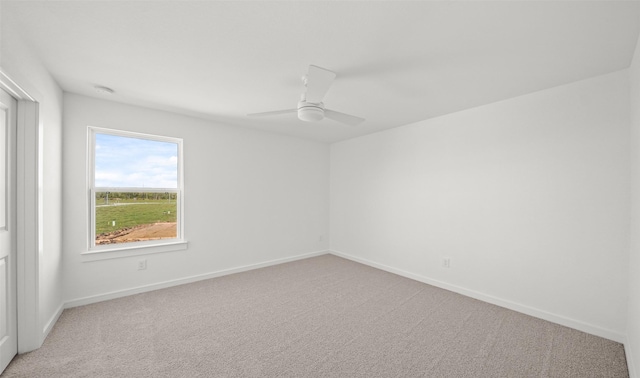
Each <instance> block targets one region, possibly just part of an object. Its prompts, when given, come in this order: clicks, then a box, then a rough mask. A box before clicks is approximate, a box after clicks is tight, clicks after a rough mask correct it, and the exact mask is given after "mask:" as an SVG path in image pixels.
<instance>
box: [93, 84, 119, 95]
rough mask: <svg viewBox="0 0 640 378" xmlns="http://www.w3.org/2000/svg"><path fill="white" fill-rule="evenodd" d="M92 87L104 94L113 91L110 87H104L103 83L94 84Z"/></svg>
mask: <svg viewBox="0 0 640 378" xmlns="http://www.w3.org/2000/svg"><path fill="white" fill-rule="evenodd" d="M93 89H95V90H96V91H97V92H99V93H105V94H113V92H114V90H113V89H111V88H109V87H105V86H103V85H94V86H93Z"/></svg>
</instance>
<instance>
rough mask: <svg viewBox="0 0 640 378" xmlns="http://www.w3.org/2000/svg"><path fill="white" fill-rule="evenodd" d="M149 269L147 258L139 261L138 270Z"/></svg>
mask: <svg viewBox="0 0 640 378" xmlns="http://www.w3.org/2000/svg"><path fill="white" fill-rule="evenodd" d="M145 269H147V260H146V259H145V260H139V261H138V270H145Z"/></svg>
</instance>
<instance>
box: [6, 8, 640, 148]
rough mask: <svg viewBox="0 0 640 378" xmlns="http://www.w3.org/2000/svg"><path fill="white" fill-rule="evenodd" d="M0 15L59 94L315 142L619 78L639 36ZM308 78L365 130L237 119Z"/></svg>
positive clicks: (413, 15) (598, 23)
mask: <svg viewBox="0 0 640 378" xmlns="http://www.w3.org/2000/svg"><path fill="white" fill-rule="evenodd" d="M0 7H1V9H0V11H1V12H0V14H1V17H2V19H1V22H2V29H4V30H5V31H6V29H7V28H14V30H17V31H18V32H20V33H21V34H22V36H23V39H24V41H25V42H26V43H28V44H29V45H30V46H31V47H32V48H33V49H34V51H35V52H36V53H37V54H38V55H39V56H40V57H41V59H42V61H43V63H44V65H45V66H46V67H47V68H48V69H49V70H50V71H51V73H52V75H53V76H54V78H55V79H56V80H57V81H58V83H59V84H60V86H61V87H62V88H63V89H64V90H65V91H68V92H74V93H79V94H84V95H88V96H93V97H102V98H107V99H109V100H113V101H118V102H124V103H130V104H136V105H143V106H148V107H152V108H159V109H166V110H170V111H174V112H178V113H183V114H188V115H193V116H197V117H201V118H206V119H210V120H214V121H218V122H221V123H225V124H229V125H232V126H238V127H250V128H255V129H259V130H265V131H271V132H277V133H283V134H288V135H293V136H299V137H303V138H309V139H314V140H318V141H325V142H335V141H339V140H344V139H348V138H353V137H355V136H359V135H364V134H368V133H372V132H376V131H379V130H382V129H387V128H392V127H397V126H401V125H405V124H409V123H413V122H416V121H420V120H424V119H427V118H431V117H436V116H439V115H443V114H447V113H451V112H455V111H459V110H462V109H467V108H470V107H474V106H478V105H482V104H487V103H491V102H495V101H499V100H502V99H507V98H510V97H514V96H518V95H522V94H525V93H530V92H533V91H537V90H541V89H545V88H549V87H553V86H557V85H561V84H565V83H569V82H572V81H576V80H580V79H584V78H588V77H592V76H595V75H600V74H604V73H608V72H612V71H616V70H620V69H624V68H626V67H628V66H629V64H630V61H631V57H632V55H633V50H634V47H635V44H636V39H637V37H638V31H639V26H640V3H639V2H636V1H627V2H615V1H568V2H557V1H544V2H543V1H518V2H506V1H505V2H485V1H472V2H457V1H443V2H435V1H429V2H401V1H388V2H339V1H328V2H316V1H313V2H311V1H299V2H298V1H287V2H264V1H261V2H217V1H216V2H213V1H208V2H193V1H175V2H167V1H162V2H159V1H151V2H149V1H141V2H138V1H131V2H113V1H105V2H102V1H66V2H54V1H6V0H2V2H1V3H0ZM310 64H315V65H318V66H321V67H324V68H327V69H330V70H332V71H334V72H336V73H337V75H338V77H337V78H336V80H335V82H334V84H333V86H332V87H331V89H330V90H329V92H328V94H327V95H326V96H325V101H324V102H325V105H326V106H327V107H328V108H331V109H334V110H337V111H341V112H345V113H350V114H353V115H357V116H360V117H363V118H366V119H367V121H365V122H364V123H362V124H360V125H359V126H355V127H352V126H344V125H341V124H337V123H335V122H333V121H331V120H326V119H325V120H323V121H321V122H319V123H317V124H310V123H306V122H303V121H299V120H298V119H297V118H296V117H295V115H280V116H274V117H271V118H253V117H247V116H246V114H247V113H254V112H263V111H270V110H279V109H287V108H294V107H295V106H296V103H297V101H298V99H299V97H300V94H301V93H302V91H303V86H302V83H301V81H300V77H301V76H302V75H303V74H305V73H306V70H307V68H308V66H309V65H310ZM96 84H99V85H105V86H108V87H111V88H113V89H114V90H115V91H116V93H115V94H113V95H111V96H107V95H104V94H100V93H97V92H96V91H95V90H94V89H93V86H94V85H96ZM176 127H180V125H176Z"/></svg>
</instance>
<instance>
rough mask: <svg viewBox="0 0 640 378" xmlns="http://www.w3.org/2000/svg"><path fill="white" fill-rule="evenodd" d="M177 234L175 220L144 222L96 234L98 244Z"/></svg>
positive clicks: (152, 238) (169, 236) (154, 238)
mask: <svg viewBox="0 0 640 378" xmlns="http://www.w3.org/2000/svg"><path fill="white" fill-rule="evenodd" d="M176 236H177V232H176V223H175V222H162V223H153V224H142V225H139V226H135V227H127V228H123V229H121V230H117V231H113V232H107V233H104V234H100V235H98V236H96V245H102V244H116V243H129V242H136V241H145V240H158V239H169V238H175V237H176Z"/></svg>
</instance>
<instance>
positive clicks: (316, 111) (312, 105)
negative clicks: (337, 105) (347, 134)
mask: <svg viewBox="0 0 640 378" xmlns="http://www.w3.org/2000/svg"><path fill="white" fill-rule="evenodd" d="M335 78H336V74H335V73H334V72H331V71H329V70H327V69H325V68H321V67H318V66H313V65H311V66H309V72H308V73H307V74H306V75H305V76H303V77H302V82H303V83H304V86H305V88H306V91H305V92H304V93H303V94H302V96H301V97H302V99H301V100H300V101H299V102H298V107H297V109H286V110H276V111H272V112H264V113H252V114H249V115H250V116H254V117H264V116H273V115H279V114H287V113H298V119H300V120H302V121H305V122H319V121H322V120H323V119H324V118H325V117H326V118H329V119H332V120H334V121H336V122H340V123H344V124H346V125H351V126H355V125H358V124H360V123H362V122H364V118H360V117H356V116H352V115H349V114H345V113H340V112H337V111H335V110H330V109H325V107H324V104H323V103H322V99H323V97H324V95H325V94H326V93H327V91H328V90H329V87H331V84H332V83H333V80H334V79H335Z"/></svg>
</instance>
